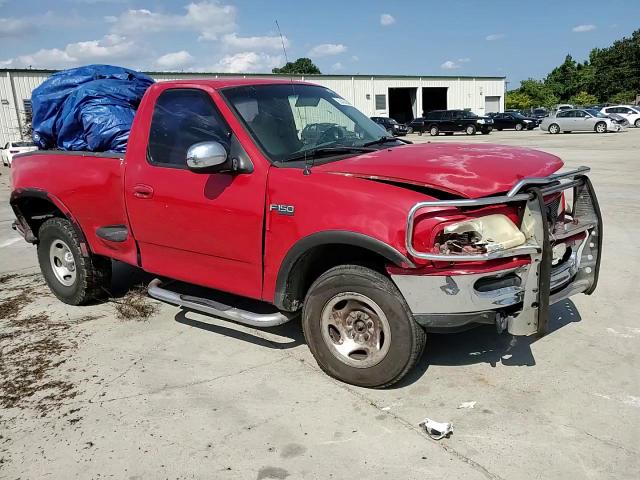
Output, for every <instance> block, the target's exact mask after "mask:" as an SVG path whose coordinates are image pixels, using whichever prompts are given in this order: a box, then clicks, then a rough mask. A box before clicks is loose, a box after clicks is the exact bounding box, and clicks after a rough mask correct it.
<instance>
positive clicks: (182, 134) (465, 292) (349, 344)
mask: <svg viewBox="0 0 640 480" xmlns="http://www.w3.org/2000/svg"><path fill="white" fill-rule="evenodd" d="M292 85H294V86H295V88H292ZM319 118H331V119H332V121H333V122H334V123H335V124H336V125H338V126H339V127H341V128H344V129H346V131H347V133H348V135H347V134H345V135H342V134H343V133H345V132H344V131H343V130H340V129H337V128H336V127H335V126H333V127H329V128H327V129H324V130H322V133H321V134H320V135H319V136H317V137H315V143H312V144H304V143H303V142H302V140H301V139H300V132H301V130H304V127H305V126H306V125H307V122H309V121H311V122H317V119H319ZM472 120H474V121H475V122H478V119H475V118H474V119H472ZM468 125H472V126H474V127H475V126H481V127H482V126H484V125H485V124H483V123H469V124H468ZM562 166H563V163H562V161H561V160H560V159H559V158H558V157H556V156H554V155H551V154H549V153H545V152H541V151H535V150H530V149H521V148H517V147H507V146H496V145H489V144H485V145H481V144H474V145H465V144H447V143H434V144H422V145H407V144H405V142H404V141H401V140H398V139H394V138H390V137H389V136H388V135H387V134H386V132H384V131H382V130H381V129H380V127H379V126H378V125H377V124H376V123H374V122H373V121H372V120H370V119H369V118H368V117H366V116H365V115H364V114H362V113H361V112H359V111H358V110H357V109H355V108H354V107H352V106H350V105H349V104H348V102H346V101H345V100H344V99H342V98H340V97H339V96H338V94H336V93H334V92H332V91H330V90H328V89H327V88H325V87H321V86H317V85H313V84H309V83H305V82H285V81H282V80H278V81H274V80H270V79H260V78H247V79H237V78H221V79H215V80H214V79H212V80H189V81H188V82H184V81H167V82H158V83H155V84H153V85H152V86H151V87H149V89H148V90H147V92H146V94H145V96H144V98H143V99H142V102H141V104H140V108H139V109H138V111H137V113H136V116H135V118H134V121H133V125H132V129H131V132H130V136H129V141H128V144H127V149H126V154H117V153H112V152H106V153H90V152H68V151H38V152H32V153H26V154H22V155H19V156H17V157H16V158H15V160H14V168H13V172H12V176H11V199H10V203H11V206H12V208H13V211H14V213H15V215H16V221H15V223H14V227H15V228H16V229H17V230H18V231H19V232H20V233H21V234H22V235H23V236H24V238H25V239H26V240H27V241H29V242H31V243H33V244H35V245H37V256H38V261H39V264H40V269H41V271H42V274H43V276H44V278H45V280H46V282H47V284H48V286H49V288H50V289H51V291H52V292H53V294H54V295H55V296H56V297H58V298H59V299H60V300H61V301H63V302H65V303H68V304H71V305H82V304H91V302H94V301H95V300H96V299H99V298H100V297H101V296H102V295H104V294H105V292H107V291H108V289H109V284H110V278H111V265H112V262H111V260H112V259H115V260H119V261H122V262H125V263H129V264H131V265H135V266H137V267H139V268H141V269H143V270H145V271H147V272H151V273H153V274H155V275H157V276H158V278H156V279H154V280H153V281H152V282H151V283H150V285H149V290H148V291H149V294H150V295H151V296H152V297H154V298H157V299H159V300H162V301H166V302H169V303H172V304H176V305H179V306H182V307H184V308H187V309H189V310H194V311H199V312H202V313H205V314H210V315H215V316H216V317H218V318H223V319H227V320H231V321H234V322H237V323H242V324H247V325H251V326H258V327H269V326H275V325H280V324H282V323H285V322H288V321H290V320H293V319H296V320H297V319H300V321H301V323H302V328H303V331H304V336H305V339H306V341H307V344H308V345H309V348H310V349H311V352H312V353H313V355H314V357H315V358H316V360H317V362H318V364H319V365H320V367H321V368H322V369H323V370H324V371H325V372H327V373H328V374H329V375H332V376H334V377H335V378H338V379H340V380H342V381H345V382H349V383H352V384H355V385H360V386H365V387H383V386H387V385H391V384H393V383H394V382H397V381H398V380H400V379H401V378H402V377H403V376H404V375H405V374H407V372H409V371H410V370H411V368H412V367H413V366H414V365H415V364H416V362H417V361H418V360H419V358H420V355H421V354H422V352H423V350H424V348H425V341H426V333H425V332H427V331H429V332H433V331H436V332H437V331H441V332H442V331H450V330H452V329H460V328H464V327H469V326H472V325H477V324H478V323H485V324H494V325H495V326H496V327H497V329H498V331H502V330H507V331H509V332H510V333H511V334H512V335H533V334H542V333H544V332H545V331H546V328H547V322H548V318H549V314H548V308H549V305H550V304H553V303H555V302H557V301H560V300H563V299H565V298H567V297H568V296H570V295H574V294H577V293H586V294H591V293H592V292H593V291H594V289H595V288H596V284H597V278H598V271H599V265H600V250H601V226H602V225H601V223H602V219H601V216H600V214H599V209H598V203H597V199H596V196H595V193H594V190H593V188H592V186H591V183H590V181H589V178H588V177H587V176H586V173H587V172H588V170H589V169H588V168H586V167H582V168H579V169H576V170H571V171H566V172H563V173H558V170H559V169H560V168H561V167H562ZM533 186H535V188H530V187H533ZM567 189H573V194H572V197H573V198H575V199H578V198H580V202H579V208H574V209H572V210H566V211H565V202H561V201H560V199H561V198H564V197H563V192H564V191H565V190H567ZM505 192H509V195H508V196H507V195H505ZM569 208H570V207H569ZM551 232H553V236H551ZM161 278H168V279H177V280H180V281H182V282H186V283H191V284H195V285H199V286H203V287H209V288H213V289H218V290H222V291H225V292H228V293H231V294H233V295H227V296H225V298H226V300H224V301H226V302H227V303H226V304H223V303H220V302H221V300H220V298H218V299H217V300H216V301H214V300H212V299H211V298H210V294H206V293H202V292H199V293H197V294H194V293H191V294H189V293H188V289H187V291H186V292H185V290H184V289H185V288H186V287H188V285H187V286H186V287H185V285H184V284H181V285H176V284H173V283H171V282H169V283H166V282H164V281H163V280H161ZM163 282H164V283H163ZM234 299H235V300H234ZM91 308H92V307H91ZM121 348H126V347H125V346H122V347H121ZM230 361H232V360H230ZM274 381H276V380H274Z"/></svg>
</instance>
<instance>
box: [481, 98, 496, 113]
mask: <svg viewBox="0 0 640 480" xmlns="http://www.w3.org/2000/svg"><path fill="white" fill-rule="evenodd" d="M499 111H500V97H484V113H485V115H486V114H487V113H493V112H499Z"/></svg>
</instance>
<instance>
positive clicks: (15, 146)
mask: <svg viewBox="0 0 640 480" xmlns="http://www.w3.org/2000/svg"><path fill="white" fill-rule="evenodd" d="M37 149H38V147H37V146H36V144H35V143H33V142H29V141H18V142H7V144H6V145H5V146H4V148H3V149H2V151H0V153H1V154H2V165H7V166H9V167H10V166H11V162H12V161H13V157H14V156H15V155H18V154H20V153H26V152H32V151H34V150H37Z"/></svg>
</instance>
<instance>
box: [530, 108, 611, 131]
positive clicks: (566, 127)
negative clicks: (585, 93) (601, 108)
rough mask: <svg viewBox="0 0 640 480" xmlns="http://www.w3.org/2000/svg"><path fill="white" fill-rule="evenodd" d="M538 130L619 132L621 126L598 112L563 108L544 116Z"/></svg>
mask: <svg viewBox="0 0 640 480" xmlns="http://www.w3.org/2000/svg"><path fill="white" fill-rule="evenodd" d="M540 130H546V131H547V132H549V133H554V134H555V133H560V132H563V133H570V132H574V131H575V132H579V131H582V132H585V131H586V132H597V133H606V132H619V131H620V130H622V127H621V126H620V125H618V124H617V123H616V122H614V121H613V120H612V119H610V118H609V117H607V116H606V115H605V114H603V113H600V112H597V111H595V112H593V113H591V112H589V111H588V110H582V109H574V110H563V111H561V112H558V113H556V115H555V116H554V117H545V118H543V119H542V122H541V123H540Z"/></svg>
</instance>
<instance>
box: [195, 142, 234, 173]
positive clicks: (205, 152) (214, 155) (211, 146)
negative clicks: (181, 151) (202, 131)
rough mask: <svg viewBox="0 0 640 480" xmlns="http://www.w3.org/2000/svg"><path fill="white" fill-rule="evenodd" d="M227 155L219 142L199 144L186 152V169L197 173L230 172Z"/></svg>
mask: <svg viewBox="0 0 640 480" xmlns="http://www.w3.org/2000/svg"><path fill="white" fill-rule="evenodd" d="M228 157H229V155H228V153H227V150H226V149H225V148H224V147H223V146H222V144H221V143H220V142H214V141H211V142H200V143H196V144H194V145H191V146H190V147H189V150H187V167H189V170H191V171H193V172H197V173H213V172H220V171H223V170H230V167H229V165H228V164H227V159H228Z"/></svg>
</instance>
